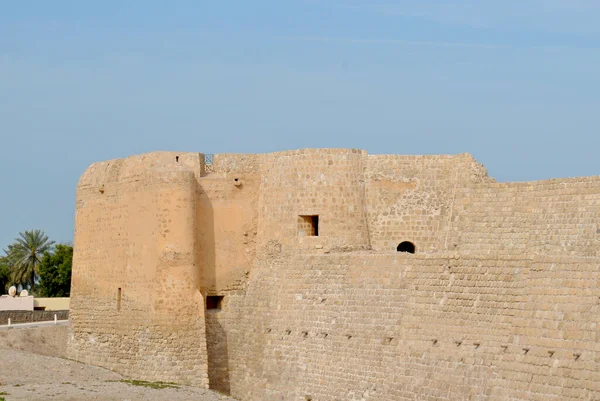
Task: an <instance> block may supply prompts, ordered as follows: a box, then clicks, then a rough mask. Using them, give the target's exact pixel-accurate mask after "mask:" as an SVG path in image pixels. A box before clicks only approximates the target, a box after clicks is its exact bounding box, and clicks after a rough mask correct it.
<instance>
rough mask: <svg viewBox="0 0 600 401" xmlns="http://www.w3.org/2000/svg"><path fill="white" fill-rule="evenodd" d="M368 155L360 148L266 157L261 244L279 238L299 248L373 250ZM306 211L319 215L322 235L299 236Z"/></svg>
mask: <svg viewBox="0 0 600 401" xmlns="http://www.w3.org/2000/svg"><path fill="white" fill-rule="evenodd" d="M365 156H366V154H365V153H364V152H363V151H359V150H355V149H302V150H297V151H290V152H280V153H271V154H267V155H264V157H263V162H262V181H261V187H260V194H259V220H258V235H259V239H258V243H259V246H264V245H265V244H267V243H268V242H269V241H275V242H278V243H280V244H282V245H283V246H284V247H291V248H293V249H312V250H314V249H316V248H319V249H336V248H344V249H361V248H368V247H369V233H368V227H367V219H366V211H365V206H366V204H365V183H364V176H363V170H364V169H365V163H366V157H365ZM300 215H318V216H319V236H318V237H308V236H300V237H299V235H298V232H299V227H298V216H300Z"/></svg>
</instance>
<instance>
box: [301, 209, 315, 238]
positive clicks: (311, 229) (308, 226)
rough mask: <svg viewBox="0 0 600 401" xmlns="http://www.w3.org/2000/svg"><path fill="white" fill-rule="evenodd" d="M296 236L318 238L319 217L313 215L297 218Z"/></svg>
mask: <svg viewBox="0 0 600 401" xmlns="http://www.w3.org/2000/svg"><path fill="white" fill-rule="evenodd" d="M298 236H300V237H318V236H319V216H318V215H315V214H313V215H300V216H298Z"/></svg>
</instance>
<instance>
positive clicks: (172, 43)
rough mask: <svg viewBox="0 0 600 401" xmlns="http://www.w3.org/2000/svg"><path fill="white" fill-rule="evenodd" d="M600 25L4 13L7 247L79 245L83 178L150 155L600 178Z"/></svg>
mask: <svg viewBox="0 0 600 401" xmlns="http://www.w3.org/2000/svg"><path fill="white" fill-rule="evenodd" d="M599 20H600V2H598V1H596V0H593V1H585V0H521V1H516V0H515V1H508V2H507V1H504V2H501V1H497V0H495V1H486V0H477V1H475V0H462V1H458V0H456V1H453V0H449V1H439V0H437V1H434V0H419V1H391V0H389V1H386V2H381V1H373V0H369V1H358V0H344V1H342V0H340V1H338V0H318V1H316V0H315V1H312V0H304V1H291V0H286V1H253V2H204V1H185V0H180V1H176V2H170V1H169V2H168V1H152V0H145V1H134V0H130V1H110V0H104V1H101V2H100V1H97V2H87V1H86V2H84V1H79V0H76V1H61V0H54V1H52V2H49V1H42V0H39V1H28V0H19V1H12V2H9V1H5V2H2V4H0V139H1V142H0V144H1V145H0V146H1V157H0V174H1V179H2V191H0V247H5V246H6V245H7V244H8V243H9V242H11V240H12V239H13V238H14V237H15V236H16V235H17V233H18V232H19V231H22V230H25V229H32V228H40V229H43V230H45V231H46V232H47V233H48V234H49V235H50V236H51V237H52V238H53V239H55V240H57V241H72V235H73V215H74V199H75V186H76V184H77V180H78V178H79V176H80V175H81V173H82V172H83V171H84V170H85V168H86V167H87V166H88V165H89V164H91V163H92V162H94V161H98V160H105V159H112V158H117V157H124V156H127V155H131V154H136V153H143V152H148V151H153V150H177V151H198V152H205V153H220V152H252V153H254V152H270V151H277V150H283V149H294V148H301V147H355V148H361V149H366V150H367V151H368V152H370V153H397V154H434V153H451V154H454V153H462V152H470V153H472V154H473V155H474V156H475V157H476V158H477V159H478V160H479V161H480V162H482V163H483V164H484V165H485V166H486V167H487V168H488V171H489V173H490V175H491V176H493V177H495V178H496V179H498V180H500V181H525V180H538V179H545V178H551V177H570V176H583V175H598V174H599V173H600V169H599V166H598V163H597V160H598V157H597V152H598V148H599V147H600V135H598V128H599V127H600V113H599V112H598V110H599V106H600V80H599V79H598V66H599V65H600V24H598V21H599Z"/></svg>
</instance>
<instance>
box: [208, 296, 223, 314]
mask: <svg viewBox="0 0 600 401" xmlns="http://www.w3.org/2000/svg"><path fill="white" fill-rule="evenodd" d="M223 298H224V297H223V296H222V295H209V296H207V297H206V310H213V311H220V310H221V309H222V308H223Z"/></svg>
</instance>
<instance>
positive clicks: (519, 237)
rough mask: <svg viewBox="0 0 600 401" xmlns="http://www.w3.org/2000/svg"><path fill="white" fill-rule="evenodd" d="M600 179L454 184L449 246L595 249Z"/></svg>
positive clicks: (586, 252) (579, 252)
mask: <svg viewBox="0 0 600 401" xmlns="http://www.w3.org/2000/svg"><path fill="white" fill-rule="evenodd" d="M599 228H600V179H599V178H598V177H584V178H572V179H560V180H558V179H556V180H547V181H538V182H525V183H492V184H481V185H475V186H472V187H462V188H459V190H458V192H457V195H456V200H455V202H454V212H453V216H452V222H451V224H450V225H449V226H448V229H449V235H448V236H449V240H448V249H449V250H455V251H460V252H478V253H489V252H495V251H504V252H510V253H524V254H540V255H543V254H565V255H572V256H599V255H600V253H599V252H600V251H599V249H600V234H598V229H599Z"/></svg>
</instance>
